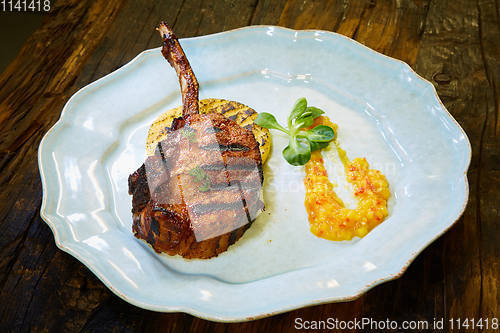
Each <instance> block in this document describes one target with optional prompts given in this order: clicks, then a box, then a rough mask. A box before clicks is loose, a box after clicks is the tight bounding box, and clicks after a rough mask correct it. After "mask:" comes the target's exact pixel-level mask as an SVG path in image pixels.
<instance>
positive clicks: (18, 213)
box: [0, 0, 500, 332]
mask: <svg viewBox="0 0 500 333" xmlns="http://www.w3.org/2000/svg"><path fill="white" fill-rule="evenodd" d="M499 7H500V4H499V1H495V0H479V1H475V0H474V1H470V0H469V1H468V0H448V1H438V0H435V1H428V0H414V1H406V0H400V1H397V0H395V1H389V0H387V1H375V0H372V1H347V0H337V1H312V0H300V1H299V0H276V1H271V0H241V1H237V0H226V1H218V0H207V1H203V0H169V1H142V0H99V1H89V0H70V1H57V2H56V3H55V4H53V8H52V9H51V11H50V12H49V13H48V14H47V17H46V19H45V21H44V24H43V26H42V27H41V28H39V29H38V30H36V32H35V33H34V34H33V35H32V36H31V37H30V38H29V40H28V41H27V43H26V44H25V46H24V47H23V49H22V50H21V52H20V53H19V54H18V55H17V57H16V58H15V60H14V61H13V62H12V63H11V64H10V65H9V66H8V68H7V69H6V70H5V71H4V72H3V73H2V74H1V76H0V331H2V332H4V331H53V330H62V331H80V330H83V331H108V330H113V331H114V330H116V331H143V330H147V331H161V332H167V331H176V332H184V331H188V330H196V331H198V330H199V331H203V330H210V331H212V330H213V331H216V332H223V331H226V330H227V331H241V330H244V331H249V332H250V331H252V332H262V331H273V332H274V331H288V330H293V323H294V318H296V317H302V318H303V319H304V320H319V319H323V320H325V319H327V318H328V317H337V318H339V319H344V320H349V319H353V318H354V317H357V318H361V317H372V318H374V319H386V318H390V319H393V320H400V321H402V320H417V319H426V320H432V318H434V317H438V318H439V317H444V318H445V319H449V318H458V317H460V318H465V317H469V318H476V319H478V318H481V317H482V318H487V317H489V318H491V317H500V311H499V304H500V283H499V281H500V261H499V243H500V237H499V233H500V228H499V225H500V224H499V222H500V221H499V211H498V209H499V202H500V200H499V197H500V191H499V188H500V141H499V137H498V135H499V133H500V120H499V109H500V14H499ZM160 19H164V20H166V21H167V22H169V23H170V24H171V25H172V26H173V28H174V30H175V31H176V33H177V34H178V35H179V37H189V36H198V35H206V34H211V33H215V32H219V31H223V30H229V29H233V28H238V27H241V26H246V25H253V24H268V25H281V26H286V27H290V28H295V29H323V30H330V31H336V32H338V33H341V34H344V35H346V36H349V37H351V38H354V39H356V40H357V41H359V42H361V43H363V44H365V45H367V46H369V47H371V48H373V49H375V50H377V51H379V52H382V53H384V54H387V55H389V56H392V57H395V58H398V59H401V60H403V61H406V62H407V63H409V64H410V65H411V66H412V68H413V69H414V70H415V71H416V72H417V73H419V74H420V75H422V76H423V77H425V78H426V79H428V80H429V81H431V82H432V83H433V84H434V85H435V86H436V88H437V91H438V93H439V96H440V97H441V100H442V101H443V102H444V104H445V105H446V107H447V108H448V110H449V111H450V112H451V113H452V114H453V116H454V117H455V118H456V119H457V121H458V122H459V123H460V124H461V125H462V127H463V128H464V129H465V131H466V132H467V134H468V136H469V139H470V141H471V144H472V151H473V156H472V164H471V166H470V169H469V172H468V176H469V184H470V198H469V204H468V206H467V210H466V211H465V213H464V215H463V217H462V218H461V219H460V220H459V221H458V222H457V223H456V225H455V226H454V227H453V228H451V229H450V230H449V231H448V232H447V233H446V234H445V235H444V236H442V237H441V238H439V239H438V240H437V241H435V242H434V243H433V244H432V245H430V246H429V247H428V248H427V249H426V250H425V251H424V252H423V253H421V254H420V255H419V256H418V258H417V259H416V260H415V261H414V262H413V263H412V264H411V266H410V267H409V269H408V270H407V272H406V273H405V274H404V275H403V277H402V278H400V279H398V280H396V281H392V282H389V283H385V284H383V285H380V286H378V287H375V288H374V289H372V290H371V291H369V292H368V293H366V294H365V295H364V296H362V297H361V298H359V299H357V300H356V301H352V302H348V303H338V304H328V305H321V306H314V307H309V308H305V309H301V310H296V311H292V312H289V313H285V314H281V315H277V316H274V317H271V318H267V319H262V320H257V321H253V322H248V323H242V324H221V323H212V322H208V321H204V320H201V319H197V318H194V317H192V316H190V315H187V314H182V313H171V314H162V313H155V312H150V311H146V310H142V309H139V308H137V307H134V306H132V305H129V304H127V303H125V302H124V301H122V300H121V299H119V298H118V297H116V296H115V295H114V294H112V293H111V292H110V291H109V290H108V289H107V288H106V287H104V285H103V284H102V283H101V282H100V281H99V280H97V279H96V277H95V276H94V275H93V274H92V273H90V272H89V270H87V268H85V266H83V265H82V264H81V263H80V262H78V261H77V260H76V259H74V258H73V257H71V256H69V255H68V254H66V253H64V252H62V251H60V250H58V249H57V248H56V246H55V243H54V239H53V236H52V233H51V231H50V229H49V228H48V227H47V225H46V224H45V223H44V222H43V221H42V220H41V218H40V215H39V208H40V203H41V196H42V188H41V185H40V177H39V173H38V166H37V149H38V143H39V141H40V139H41V138H42V136H43V135H44V133H45V132H46V131H47V130H48V129H49V128H50V127H51V126H52V125H53V124H54V122H55V121H56V120H57V119H58V118H59V114H60V112H61V109H62V107H63V105H64V103H65V102H66V101H67V100H68V98H69V97H70V96H71V95H72V94H73V93H74V92H75V91H76V90H77V89H79V88H81V87H83V86H85V85H87V84H88V83H90V82H92V81H94V80H96V79H98V78H100V77H101V76H103V75H105V74H108V73H109V72H111V71H113V70H115V69H117V68H118V67H120V66H121V65H123V64H125V63H127V62H128V61H129V60H131V59H132V58H133V57H134V56H135V55H137V54H138V53H139V52H141V51H143V50H144V49H147V48H152V47H156V46H158V45H159V44H160V43H159V40H158V38H157V35H156V32H154V30H153V27H154V26H155V25H156V24H157V23H158V22H159V20H160ZM6 47H8V45H2V46H1V48H6ZM422 135H425V133H422ZM415 139H416V140H418V138H415ZM450 200H453V197H452V196H451V195H450Z"/></svg>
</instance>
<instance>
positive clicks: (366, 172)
mask: <svg viewBox="0 0 500 333" xmlns="http://www.w3.org/2000/svg"><path fill="white" fill-rule="evenodd" d="M317 125H327V126H330V127H332V128H333V129H334V131H335V133H336V132H337V125H336V124H333V123H332V122H331V121H330V120H329V119H328V118H327V117H325V116H321V117H318V118H316V120H315V122H314V124H313V125H312V127H314V126H317ZM337 150H338V153H339V156H340V159H341V160H342V163H343V164H344V168H345V173H346V176H347V181H348V182H349V183H351V184H352V185H353V188H354V196H355V198H357V201H358V205H357V208H356V209H349V208H346V207H345V205H344V203H343V201H342V200H341V199H340V198H339V197H338V196H337V194H336V193H335V191H334V185H333V184H332V183H331V182H330V180H329V179H328V174H327V172H326V168H325V165H324V161H323V157H322V155H321V151H319V150H317V151H314V152H312V154H311V159H310V160H309V162H307V164H306V165H305V171H306V176H305V178H304V185H305V188H306V199H305V207H306V211H307V214H308V216H309V223H310V225H311V232H312V233H313V234H314V235H316V236H318V237H321V238H325V239H329V240H334V241H342V240H350V239H352V238H353V237H356V236H357V237H363V236H365V235H366V234H367V233H368V232H369V231H370V230H372V229H373V228H374V227H375V226H377V225H378V224H380V223H382V221H384V219H385V218H386V217H387V215H388V211H387V200H388V199H389V197H390V191H389V183H388V182H387V179H386V178H385V176H384V175H383V174H382V173H381V172H380V171H378V170H373V169H370V167H369V165H368V162H367V161H366V159H365V158H356V159H354V160H353V161H352V162H351V161H349V160H348V158H347V156H346V153H345V152H344V151H343V150H342V149H340V148H339V147H338V146H337Z"/></svg>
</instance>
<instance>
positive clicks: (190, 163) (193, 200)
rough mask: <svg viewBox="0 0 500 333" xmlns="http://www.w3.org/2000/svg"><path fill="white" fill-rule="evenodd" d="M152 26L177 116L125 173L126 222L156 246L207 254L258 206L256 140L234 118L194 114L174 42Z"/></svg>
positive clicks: (191, 89)
mask: <svg viewBox="0 0 500 333" xmlns="http://www.w3.org/2000/svg"><path fill="white" fill-rule="evenodd" d="M157 30H158V31H159V32H160V35H161V37H162V38H163V48H162V54H163V55H164V57H165V58H166V59H167V60H168V62H169V63H170V65H171V66H172V67H173V68H174V69H175V71H176V73H177V76H178V78H179V83H180V87H181V92H182V103H183V116H182V117H180V118H177V119H175V120H174V122H173V124H172V126H171V127H170V128H166V129H165V132H166V134H165V137H164V139H163V140H162V141H161V142H159V143H158V145H157V147H156V151H155V154H154V155H153V156H149V157H147V159H146V161H145V163H144V164H143V165H142V166H141V167H140V168H139V169H138V170H137V171H135V172H134V173H133V174H131V175H130V176H129V180H128V181H129V193H130V194H131V195H132V214H133V227H132V228H133V232H134V234H135V236H136V237H137V238H139V239H143V240H145V241H146V242H147V243H149V244H150V245H151V246H152V247H153V249H154V250H155V251H156V252H165V253H167V254H169V255H176V254H179V255H181V256H183V257H185V258H203V259H206V258H211V257H214V256H217V255H218V254H219V253H221V252H224V251H226V250H227V249H228V247H229V246H230V245H231V244H234V243H235V242H236V241H237V240H238V239H239V238H240V237H241V236H242V235H243V233H244V232H245V231H246V230H247V229H248V228H249V227H250V225H251V224H252V222H253V221H254V219H255V218H256V216H257V215H258V214H259V213H260V212H261V211H262V209H263V208H264V204H263V202H262V200H261V196H262V183H263V173H262V161H261V155H260V152H259V146H258V143H257V141H256V140H255V138H254V136H253V134H252V132H251V131H249V130H247V129H244V128H242V127H240V126H239V125H238V124H237V123H236V122H234V121H233V120H230V119H228V118H225V117H224V116H223V115H221V114H218V113H208V114H199V113H198V82H197V80H196V77H195V76H194V73H193V71H192V69H191V66H190V65H189V62H188V60H187V58H186V56H185V54H184V52H183V50H182V48H181V46H180V44H179V41H178V40H177V38H176V36H175V34H174V33H173V32H172V30H171V29H170V28H169V27H168V26H167V25H166V24H165V23H163V22H162V23H161V24H160V26H159V28H158V29H157Z"/></svg>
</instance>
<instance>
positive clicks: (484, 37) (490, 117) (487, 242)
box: [477, 0, 500, 318]
mask: <svg viewBox="0 0 500 333" xmlns="http://www.w3.org/2000/svg"><path fill="white" fill-rule="evenodd" d="M499 8H500V3H499V1H498V0H497V1H494V0H490V1H479V2H478V14H479V20H478V23H479V38H480V39H479V42H480V46H481V57H482V60H483V62H484V70H485V71H486V78H487V80H488V94H487V100H486V103H485V105H484V113H485V114H486V118H485V124H484V127H483V130H482V132H481V137H480V141H481V148H480V149H481V150H480V152H479V170H478V178H479V180H478V184H477V185H478V196H479V198H478V199H477V200H478V202H477V209H478V214H479V216H478V217H479V221H480V223H481V225H480V230H479V232H480V246H481V253H480V254H481V267H482V279H481V295H480V296H481V304H480V310H479V312H480V314H481V315H482V316H484V317H485V318H492V317H495V316H496V317H498V315H499V314H500V242H499V240H498V237H499V235H500V213H499V203H500V191H499V189H500V138H499V136H500V44H499V41H500V11H499Z"/></svg>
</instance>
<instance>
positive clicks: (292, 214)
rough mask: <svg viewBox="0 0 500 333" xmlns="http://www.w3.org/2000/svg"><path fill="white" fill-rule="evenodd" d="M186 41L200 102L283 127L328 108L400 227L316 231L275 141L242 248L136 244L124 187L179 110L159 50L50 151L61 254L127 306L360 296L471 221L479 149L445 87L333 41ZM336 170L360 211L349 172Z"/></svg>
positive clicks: (205, 306) (207, 307)
mask: <svg viewBox="0 0 500 333" xmlns="http://www.w3.org/2000/svg"><path fill="white" fill-rule="evenodd" d="M159 43H160V42H159ZM181 44H182V46H183V47H184V49H185V52H186V54H187V55H188V58H189V60H190V62H191V64H192V67H193V69H194V71H195V73H196V75H197V77H198V80H199V82H200V86H201V92H200V98H208V97H218V98H225V99H230V100H235V101H239V102H242V103H244V104H246V105H249V106H250V107H252V108H254V109H255V110H257V111H258V112H263V111H267V112H272V113H274V114H275V115H277V118H278V120H280V121H282V122H283V121H284V120H285V119H286V117H287V115H288V113H289V111H290V108H291V107H292V105H293V103H294V101H295V100H296V99H297V98H299V97H302V96H304V97H306V98H307V99H308V101H309V103H310V105H314V106H317V107H320V108H322V109H324V110H326V113H327V115H328V116H329V117H330V118H331V119H332V120H333V121H334V122H336V123H337V124H338V125H339V132H338V136H339V141H340V144H341V146H342V147H343V148H344V149H345V150H346V151H347V153H348V155H349V157H350V158H354V157H363V156H364V157H366V158H367V160H368V162H369V163H370V164H371V166H372V167H375V168H378V169H380V170H382V171H383V172H384V173H385V175H386V177H387V179H388V181H389V183H390V187H391V193H392V197H391V200H390V202H389V207H390V216H389V218H388V219H387V220H386V221H385V222H384V223H382V224H381V225H380V226H378V227H376V228H375V229H374V230H372V231H371V232H370V233H369V234H368V235H367V236H366V237H364V238H363V239H357V240H353V241H350V242H331V241H327V240H324V239H320V238H316V237H315V236H313V235H312V234H311V233H310V232H309V223H308V221H307V215H306V212H305V209H304V203H303V202H304V189H303V184H302V178H303V176H304V171H303V168H300V167H292V166H290V165H288V164H287V163H286V162H285V161H284V160H283V158H282V157H281V150H282V149H283V148H284V146H285V145H286V140H285V139H284V138H283V137H282V136H280V135H279V134H278V133H276V132H273V153H272V155H271V157H270V160H269V161H268V163H267V165H266V167H265V199H266V205H267V209H266V212H265V213H263V214H261V215H260V216H259V218H258V219H257V221H256V222H255V223H254V225H253V226H252V227H251V228H250V229H249V230H248V231H247V232H246V233H245V235H244V237H243V238H242V239H240V240H239V241H238V242H237V243H236V244H235V245H234V246H232V247H230V248H229V250H228V251H227V252H225V253H222V254H221V255H220V256H219V257H217V258H214V259H210V260H184V259H182V258H180V257H169V256H159V255H157V254H155V253H154V252H153V251H152V250H151V248H150V247H148V246H146V245H145V244H144V243H142V242H141V241H139V240H137V239H135V238H134V236H133V235H132V232H131V224H132V219H131V213H130V209H131V197H130V196H129V195H128V193H127V177H128V175H129V174H130V173H131V172H132V171H134V170H135V169H136V168H137V167H138V166H140V164H141V163H142V162H143V161H144V158H145V138H146V133H147V130H148V127H149V125H150V124H151V123H152V121H153V120H154V119H155V118H156V117H157V116H158V115H159V114H161V113H162V112H163V111H165V110H168V109H170V108H173V107H176V106H178V105H180V103H181V101H180V93H179V87H178V81H177V78H176V76H175V73H174V71H173V70H172V69H171V68H170V66H169V65H168V63H167V62H166V61H165V60H164V59H163V57H162V55H161V54H160V51H159V49H153V50H148V51H144V52H142V53H141V54H139V55H138V56H137V57H136V58H135V59H133V60H132V61H131V62H130V63H128V64H127V65H125V66H123V67H122V68H120V69H118V70H117V71H115V72H113V73H111V74H109V75H107V76H105V77H103V78H102V79H100V80H98V81H96V82H94V83H92V84H90V85H88V86H87V87H85V88H83V89H81V90H80V91H79V92H77V93H76V94H75V95H74V96H73V97H72V98H71V99H70V100H69V101H68V103H67V104H66V106H65V107H64V110H63V111H62V114H61V118H60V120H59V121H58V122H57V123H56V124H55V125H54V127H53V128H52V129H51V130H50V131H49V132H48V133H47V134H46V136H45V137H44V138H43V140H42V142H41V143H40V149H39V166H40V172H41V177H42V183H43V203H42V208H41V216H42V217H43V219H44V220H45V221H46V222H47V224H48V225H49V226H50V227H51V229H52V231H53V232H54V236H55V241H56V243H57V245H58V246H59V248H61V249H62V250H64V251H66V252H68V253H70V254H71V255H73V256H75V257H76V258H78V259H79V260H80V261H81V262H82V263H84V264H85V265H86V266H87V267H88V268H89V269H90V270H92V271H93V272H94V273H95V274H96V275H97V276H98V277H99V278H100V279H101V280H102V281H103V282H104V283H105V284H106V285H107V286H108V287H109V288H110V289H111V290H112V291H113V292H115V293H116V294H117V295H119V296H120V297H122V298H123V299H124V300H126V301H128V302H130V303H132V304H135V305H137V306H140V307H143V308H146V309H151V310H156V311H182V312H187V313H191V314H193V315H195V316H198V317H201V318H206V319H210V320H216V321H244V320H251V319H255V318H260V317H265V316H269V315H272V314H276V313H280V312H284V311H288V310H291V309H295V308H299V307H303V306H307V305H312V304H319V303H325V302H334V301H345V300H350V299H353V298H355V297H357V296H359V295H360V294H362V293H363V292H365V291H367V290H368V289H369V288H371V287H373V286H375V285H377V284H379V283H381V282H384V281H388V280H391V279H394V278H396V277H399V276H400V275H401V274H402V273H403V272H404V270H405V269H406V267H408V265H409V263H410V262H411V260H412V259H414V258H415V256H416V255H417V254H418V253H420V252H421V251H422V250H423V249H424V248H425V247H426V246H427V245H428V244H429V243H430V242H432V241H433V240H434V239H436V238H437V237H438V236H439V235H441V234H442V233H443V232H444V231H446V230H447V229H448V228H449V227H450V226H451V225H452V224H453V223H454V222H455V221H456V220H457V219H458V218H459V216H460V214H461V213H462V212H463V210H464V208H465V205H466V202H467V197H468V185H467V179H466V171H467V168H468V165H469V161H470V156H471V149H470V144H469V141H468V139H467V137H466V135H465V133H464V132H463V130H462V129H461V128H460V126H459V125H458V124H457V122H456V121H455V120H454V119H453V118H452V117H451V116H450V114H449V113H448V112H447V111H446V109H445V108H444V106H443V105H442V104H441V103H440V101H439V99H438V97H437V95H436V92H435V90H434V88H433V86H432V84H430V83H429V82H427V81H425V80H424V79H422V78H421V77H420V76H418V75H417V74H416V73H415V72H413V71H412V70H411V68H410V67H409V66H408V65H406V64H405V63H403V62H400V61H398V60H395V59H392V58H389V57H386V56H384V55H381V54H379V53H377V52H375V51H373V50H370V49H368V48H366V47H364V46H362V45H361V44H359V43H357V42H355V41H353V40H351V39H349V38H346V37H344V36H342V35H338V34H335V33H330V32H323V31H294V30H289V29H283V28H278V27H264V26H256V27H248V28H242V29H238V30H233V31H228V32H224V33H219V34H214V35H210V36H203V37H196V38H189V39H183V40H181ZM333 157H334V156H333ZM328 163H329V171H330V173H331V178H332V179H336V180H337V181H338V182H339V184H340V185H339V187H338V190H339V192H340V193H341V194H342V196H343V197H344V198H345V199H346V201H347V202H349V198H348V193H346V191H345V188H344V186H343V184H344V183H345V181H343V180H342V179H341V178H342V177H341V176H342V172H338V170H341V168H338V167H336V166H338V165H337V164H336V163H338V161H337V162H336V161H335V158H332V162H328ZM339 177H340V178H339Z"/></svg>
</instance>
